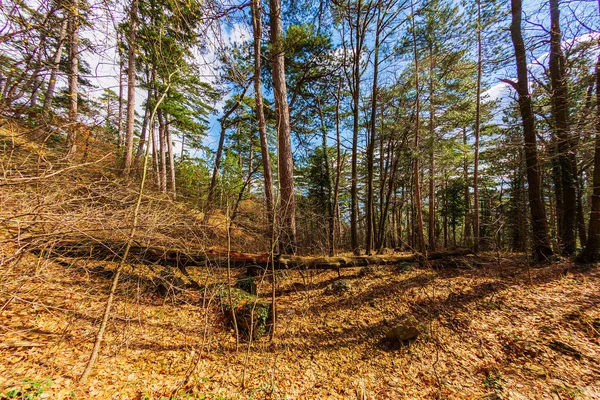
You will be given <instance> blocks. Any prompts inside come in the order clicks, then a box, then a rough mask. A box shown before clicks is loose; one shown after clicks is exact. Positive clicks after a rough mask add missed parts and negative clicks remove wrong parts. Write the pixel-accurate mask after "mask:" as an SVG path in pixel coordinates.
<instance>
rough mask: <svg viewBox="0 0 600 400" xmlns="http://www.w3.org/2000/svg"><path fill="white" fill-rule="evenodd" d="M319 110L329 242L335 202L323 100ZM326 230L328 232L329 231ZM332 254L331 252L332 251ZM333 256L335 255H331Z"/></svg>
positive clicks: (330, 246)
mask: <svg viewBox="0 0 600 400" xmlns="http://www.w3.org/2000/svg"><path fill="white" fill-rule="evenodd" d="M317 109H318V112H319V119H320V120H321V140H322V144H321V145H322V146H323V164H324V165H323V168H324V170H325V183H326V185H327V187H326V191H327V204H326V206H327V229H329V231H328V232H327V235H326V236H327V239H328V241H330V240H333V238H332V235H331V230H332V229H333V221H334V214H333V213H334V210H333V202H332V200H331V196H332V187H331V186H332V182H331V172H330V171H329V147H328V146H327V127H326V126H325V119H324V117H323V105H322V104H321V99H320V98H317ZM327 229H326V230H327ZM327 248H328V249H329V250H331V249H333V245H332V244H331V243H328V246H327ZM330 253H331V251H330ZM330 255H333V254H330Z"/></svg>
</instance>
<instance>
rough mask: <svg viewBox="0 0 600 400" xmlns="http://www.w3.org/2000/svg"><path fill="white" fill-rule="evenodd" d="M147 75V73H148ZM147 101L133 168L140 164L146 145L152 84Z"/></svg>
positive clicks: (149, 86) (149, 87) (135, 168)
mask: <svg viewBox="0 0 600 400" xmlns="http://www.w3.org/2000/svg"><path fill="white" fill-rule="evenodd" d="M148 77H149V74H148ZM148 82H150V79H148ZM147 99H148V100H147V101H146V106H145V107H144V119H143V121H142V132H141V133H140V142H139V144H138V148H137V152H136V154H135V159H134V161H133V169H134V170H137V169H138V166H139V165H140V161H141V160H142V157H143V156H144V147H145V146H146V142H147V138H146V136H147V132H148V117H149V115H148V114H149V112H150V99H152V86H151V85H148V95H147Z"/></svg>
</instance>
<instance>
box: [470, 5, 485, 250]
mask: <svg viewBox="0 0 600 400" xmlns="http://www.w3.org/2000/svg"><path fill="white" fill-rule="evenodd" d="M481 29H482V26H481V0H477V95H476V96H477V99H476V101H477V103H476V105H475V145H474V146H475V149H474V150H475V160H474V164H473V237H474V242H473V250H474V251H475V252H476V253H477V252H478V251H479V133H480V130H481V76H482V72H483V57H482V52H481V47H482V41H481ZM467 190H468V189H467Z"/></svg>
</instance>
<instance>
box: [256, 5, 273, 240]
mask: <svg viewBox="0 0 600 400" xmlns="http://www.w3.org/2000/svg"><path fill="white" fill-rule="evenodd" d="M250 9H251V12H252V31H253V34H254V98H255V102H256V118H257V120H258V132H259V135H260V154H261V157H262V167H263V179H264V181H263V183H264V191H265V206H266V211H267V236H268V237H269V238H270V239H272V238H273V222H274V220H275V219H274V218H275V214H274V211H275V200H274V195H273V178H272V172H271V160H270V156H269V142H268V138H267V123H266V121H265V111H264V106H263V96H262V84H261V79H260V73H261V61H262V60H261V48H260V43H261V39H262V22H261V20H262V18H261V10H260V1H259V0H251V2H250Z"/></svg>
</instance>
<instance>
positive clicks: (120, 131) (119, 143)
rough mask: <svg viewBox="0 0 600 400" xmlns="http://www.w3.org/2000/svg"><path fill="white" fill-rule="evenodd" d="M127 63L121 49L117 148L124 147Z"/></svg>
mask: <svg viewBox="0 0 600 400" xmlns="http://www.w3.org/2000/svg"><path fill="white" fill-rule="evenodd" d="M124 69H125V65H124V64H123V54H121V52H120V51H119V119H118V122H117V123H118V125H119V126H118V131H117V149H120V148H121V147H123V75H124V73H125V71H124ZM148 85H149V88H148V91H150V86H151V85H150V81H148Z"/></svg>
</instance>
